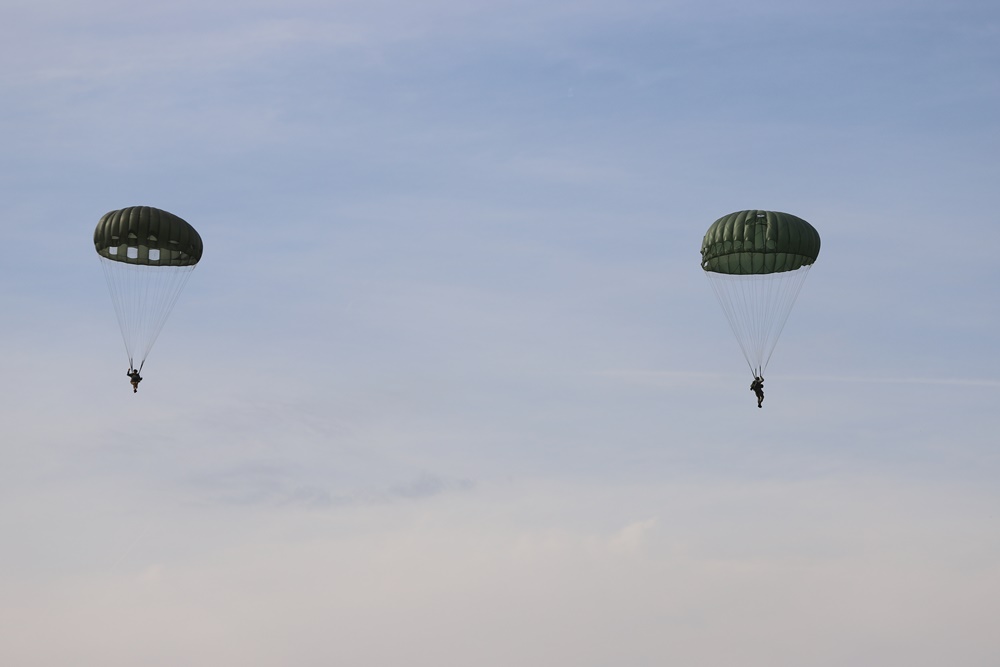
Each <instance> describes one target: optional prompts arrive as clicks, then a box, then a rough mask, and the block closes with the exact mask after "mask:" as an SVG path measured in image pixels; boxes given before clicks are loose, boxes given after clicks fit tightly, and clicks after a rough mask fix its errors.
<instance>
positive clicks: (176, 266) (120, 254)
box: [94, 206, 203, 368]
mask: <svg viewBox="0 0 1000 667" xmlns="http://www.w3.org/2000/svg"><path fill="white" fill-rule="evenodd" d="M94 249H95V250H96V251H97V255H98V257H99V258H100V261H101V267H102V268H103V269H104V277H105V279H106V280H107V283H108V291H109V292H110V294H111V302H112V303H113V304H114V307H115V315H116V316H117V317H118V325H119V327H120V328H121V332H122V339H123V340H124V342H125V351H126V353H127V354H128V362H129V366H130V367H131V368H142V365H143V364H144V363H145V361H146V357H147V356H149V352H150V350H151V349H152V348H153V343H155V342H156V339H157V337H158V336H159V335H160V331H161V330H162V329H163V325H164V324H165V323H166V321H167V316H168V315H169V314H170V311H171V310H173V307H174V304H175V303H176V302H177V298H178V297H179V296H180V293H181V290H182V289H183V288H184V285H185V284H187V280H188V278H189V277H190V275H191V272H192V271H193V270H194V267H195V266H196V265H197V264H198V262H199V261H200V260H201V255H202V250H203V248H202V241H201V236H200V235H199V234H198V232H197V231H196V230H195V228H194V227H192V226H191V225H190V224H188V223H187V222H185V221H184V220H182V219H181V218H179V217H177V216H176V215H174V214H173V213H168V212H167V211H163V210H160V209H158V208H153V207H151V206H129V207H127V208H123V209H118V210H115V211H110V212H108V213H105V214H104V215H103V216H102V217H101V219H100V221H99V222H98V223H97V228H96V229H95V230H94Z"/></svg>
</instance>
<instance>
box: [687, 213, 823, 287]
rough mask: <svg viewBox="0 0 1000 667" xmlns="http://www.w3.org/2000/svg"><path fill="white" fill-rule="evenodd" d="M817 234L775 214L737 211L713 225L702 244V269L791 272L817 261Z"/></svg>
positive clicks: (793, 219) (806, 225) (740, 272)
mask: <svg viewBox="0 0 1000 667" xmlns="http://www.w3.org/2000/svg"><path fill="white" fill-rule="evenodd" d="M818 256H819V232H817V231H816V229H815V228H814V227H813V226H812V225H810V224H809V223H808V222H806V221H805V220H803V219H802V218H798V217H796V216H794V215H790V214H788V213H779V212H777V211H738V212H736V213H730V214H729V215H726V216H723V217H721V218H719V219H718V220H716V221H715V222H714V223H712V226H711V227H709V228H708V232H706V233H705V239H704V241H702V244H701V268H703V269H705V270H706V271H711V272H713V273H725V274H729V275H752V274H761V273H781V272H783V271H794V270H795V269H798V268H800V267H803V266H807V265H809V264H812V263H813V262H815V261H816V257H818Z"/></svg>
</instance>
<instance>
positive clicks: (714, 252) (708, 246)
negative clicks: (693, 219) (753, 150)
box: [701, 211, 820, 377]
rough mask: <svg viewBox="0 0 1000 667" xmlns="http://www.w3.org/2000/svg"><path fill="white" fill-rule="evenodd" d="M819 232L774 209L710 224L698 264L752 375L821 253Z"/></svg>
mask: <svg viewBox="0 0 1000 667" xmlns="http://www.w3.org/2000/svg"><path fill="white" fill-rule="evenodd" d="M819 245H820V241H819V232H817V231H816V229H815V228H814V227H813V226H812V225H810V224H809V223H808V222H806V221H805V220H803V219H802V218H798V217H796V216H794V215H790V214H788V213H780V212H777V211H737V212H736V213H730V214H729V215H726V216H723V217H721V218H719V219H718V220H716V221H715V222H714V223H712V226H711V227H709V228H708V231H707V232H706V233H705V238H704V240H703V241H702V244H701V268H702V269H704V270H705V275H706V276H708V279H709V282H710V283H711V285H712V289H713V290H714V291H715V296H716V298H718V300H719V304H720V305H721V306H722V310H723V311H724V312H725V314H726V318H727V319H728V320H729V325H730V326H731V327H732V329H733V333H734V334H735V335H736V340H737V341H738V342H739V344H740V349H742V350H743V356H744V357H745V358H746V360H747V364H748V365H749V366H750V371H751V372H752V373H753V375H754V376H755V377H756V376H759V375H762V373H763V371H764V368H766V367H767V364H768V362H769V361H770V360H771V354H772V353H773V352H774V347H775V345H776V344H777V342H778V337H779V336H780V335H781V330H782V329H783V328H784V326H785V322H786V321H787V320H788V315H789V313H790V312H791V310H792V306H793V305H794V304H795V299H796V298H797V297H798V295H799V292H800V291H801V289H802V285H803V283H804V282H805V279H806V276H807V275H808V274H809V269H810V268H811V267H812V265H813V263H814V262H815V261H816V258H817V257H818V256H819Z"/></svg>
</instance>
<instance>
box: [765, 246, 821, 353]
mask: <svg viewBox="0 0 1000 667" xmlns="http://www.w3.org/2000/svg"><path fill="white" fill-rule="evenodd" d="M810 268H812V264H807V265H805V266H803V267H801V268H799V269H798V270H797V271H790V272H789V273H792V274H795V275H791V276H788V280H783V281H780V282H781V283H782V285H780V287H782V288H783V289H780V290H779V291H780V293H779V294H778V295H777V299H778V302H779V303H778V307H777V308H775V310H774V312H775V322H774V323H773V324H774V325H776V326H777V328H776V329H775V331H774V342H775V343H777V342H778V338H780V337H781V332H782V331H784V330H785V324H787V323H788V316H789V315H790V314H791V312H792V306H793V305H795V300H796V299H798V298H799V292H801V291H802V286H803V285H805V282H806V277H807V276H808V275H809V269H810ZM772 354H774V345H771V349H770V350H769V351H768V353H767V358H766V359H765V360H764V368H766V367H767V365H768V364H769V363H770V362H771V355H772ZM761 370H763V369H761Z"/></svg>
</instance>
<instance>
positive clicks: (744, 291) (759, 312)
mask: <svg viewBox="0 0 1000 667" xmlns="http://www.w3.org/2000/svg"><path fill="white" fill-rule="evenodd" d="M808 269H809V265H807V266H803V267H801V268H799V269H797V270H795V271H785V272H782V273H775V274H749V275H727V274H720V273H713V272H706V273H707V274H708V279H709V283H710V284H711V285H712V289H713V291H714V292H715V296H716V299H717V300H718V302H719V305H720V306H722V310H723V312H724V313H725V315H726V319H727V320H728V322H729V326H730V328H731V329H732V331H733V334H734V335H735V337H736V340H737V342H738V343H739V345H740V349H741V350H742V352H743V356H744V358H745V359H746V361H747V365H748V366H749V367H750V372H751V373H752V374H753V376H754V377H757V376H759V375H761V374H762V373H763V371H764V369H765V368H766V367H767V365H768V363H769V362H770V360H771V355H772V354H773V352H774V348H775V345H776V344H777V342H778V338H779V337H780V336H781V332H782V330H783V329H784V326H785V323H786V322H787V320H788V315H789V313H790V312H791V309H792V305H793V304H794V303H795V300H796V298H797V297H798V295H799V292H800V291H801V289H802V285H803V283H804V282H805V278H806V275H807V273H808Z"/></svg>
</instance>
